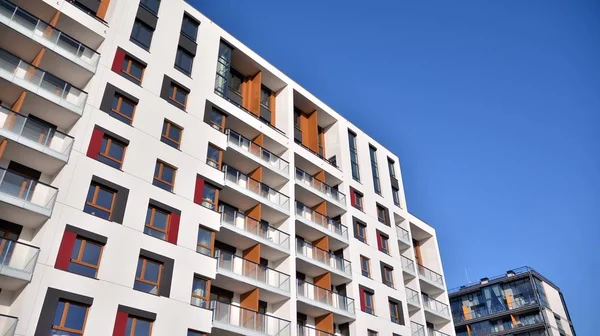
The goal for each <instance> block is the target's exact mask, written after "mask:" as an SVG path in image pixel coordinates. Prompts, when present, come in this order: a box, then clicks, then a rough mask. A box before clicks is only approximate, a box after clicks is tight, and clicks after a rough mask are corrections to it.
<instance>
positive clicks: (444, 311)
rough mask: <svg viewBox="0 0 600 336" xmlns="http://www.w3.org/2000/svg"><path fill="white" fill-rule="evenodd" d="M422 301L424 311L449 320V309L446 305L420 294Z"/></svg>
mask: <svg viewBox="0 0 600 336" xmlns="http://www.w3.org/2000/svg"><path fill="white" fill-rule="evenodd" d="M422 299H423V307H425V309H426V310H429V311H431V312H434V313H436V314H438V315H441V316H444V317H447V318H450V309H448V305H447V304H445V303H442V302H440V301H438V300H436V299H432V298H430V297H429V296H427V295H425V294H422Z"/></svg>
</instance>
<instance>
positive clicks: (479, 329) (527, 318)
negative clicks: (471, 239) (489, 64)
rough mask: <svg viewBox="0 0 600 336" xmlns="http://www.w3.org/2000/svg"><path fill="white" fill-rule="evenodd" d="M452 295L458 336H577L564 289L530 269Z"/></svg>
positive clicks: (520, 270) (452, 292) (467, 286)
mask: <svg viewBox="0 0 600 336" xmlns="http://www.w3.org/2000/svg"><path fill="white" fill-rule="evenodd" d="M449 293H450V294H449V295H450V306H451V309H452V317H453V321H454V325H455V327H456V335H457V336H484V335H498V336H500V335H515V336H576V334H575V328H574V327H573V322H572V321H571V316H570V315H569V310H568V309H567V304H566V302H565V299H564V297H563V294H562V292H561V291H560V288H558V287H557V286H556V285H555V284H553V283H552V282H551V281H550V280H548V279H546V278H545V277H544V276H542V275H541V274H539V273H538V272H536V271H535V270H534V269H532V268H530V267H521V268H517V269H513V270H509V271H507V272H506V273H505V274H502V275H499V276H494V277H489V278H488V277H486V278H482V279H481V280H480V281H478V282H476V283H471V284H467V285H464V286H460V287H457V288H454V289H450V290H449Z"/></svg>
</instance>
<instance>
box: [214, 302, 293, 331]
mask: <svg viewBox="0 0 600 336" xmlns="http://www.w3.org/2000/svg"><path fill="white" fill-rule="evenodd" d="M211 309H212V311H213V327H214V328H226V326H232V327H235V328H242V329H246V330H248V331H251V332H255V333H260V334H264V335H269V336H289V335H290V334H291V330H290V321H286V320H284V319H280V318H278V317H275V316H272V315H267V314H262V313H259V312H256V311H253V310H250V309H246V308H242V307H239V306H234V305H232V304H229V303H224V302H219V301H212V302H211Z"/></svg>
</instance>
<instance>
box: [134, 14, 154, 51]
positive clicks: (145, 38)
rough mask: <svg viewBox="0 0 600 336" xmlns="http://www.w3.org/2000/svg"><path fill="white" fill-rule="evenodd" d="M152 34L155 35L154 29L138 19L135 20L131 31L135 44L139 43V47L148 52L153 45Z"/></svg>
mask: <svg viewBox="0 0 600 336" xmlns="http://www.w3.org/2000/svg"><path fill="white" fill-rule="evenodd" d="M152 34H154V29H152V27H150V26H148V25H147V24H145V23H143V22H142V21H140V20H138V19H136V20H135V22H134V23H133V30H132V31H131V39H132V40H133V41H134V42H137V44H138V45H140V46H141V47H143V48H145V49H146V50H148V49H150V44H151V43H152Z"/></svg>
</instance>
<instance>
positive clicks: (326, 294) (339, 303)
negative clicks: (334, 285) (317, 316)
mask: <svg viewBox="0 0 600 336" xmlns="http://www.w3.org/2000/svg"><path fill="white" fill-rule="evenodd" d="M297 290H298V295H299V296H301V297H303V298H307V299H309V300H312V301H316V302H319V303H322V304H324V305H327V306H329V307H331V308H334V309H339V310H343V311H345V312H348V313H350V314H354V300H353V299H351V298H349V297H347V296H344V295H340V294H338V293H335V292H332V291H330V290H328V289H325V288H321V287H318V286H315V285H314V284H311V283H310V282H306V281H303V280H300V279H298V280H297Z"/></svg>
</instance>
